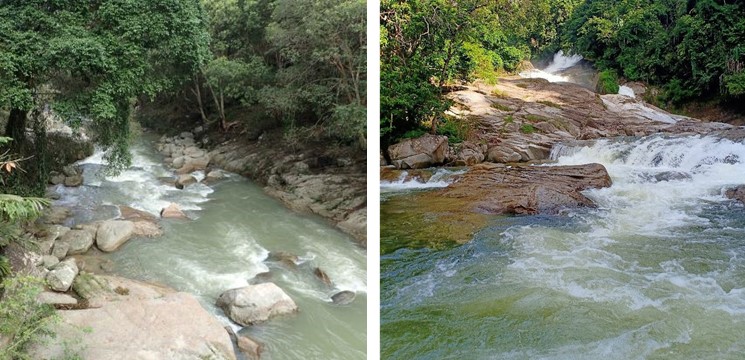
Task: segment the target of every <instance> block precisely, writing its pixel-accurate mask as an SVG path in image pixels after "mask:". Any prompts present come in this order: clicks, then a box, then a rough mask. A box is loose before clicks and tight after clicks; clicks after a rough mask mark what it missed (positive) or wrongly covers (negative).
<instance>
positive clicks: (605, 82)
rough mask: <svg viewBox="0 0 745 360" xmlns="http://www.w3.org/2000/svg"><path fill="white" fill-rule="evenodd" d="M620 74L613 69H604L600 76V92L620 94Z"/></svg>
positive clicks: (598, 89) (598, 87)
mask: <svg viewBox="0 0 745 360" xmlns="http://www.w3.org/2000/svg"><path fill="white" fill-rule="evenodd" d="M619 88H620V86H619V85H618V75H617V74H616V72H615V71H613V70H603V71H601V72H600V74H599V76H598V85H597V91H598V94H618V89H619Z"/></svg>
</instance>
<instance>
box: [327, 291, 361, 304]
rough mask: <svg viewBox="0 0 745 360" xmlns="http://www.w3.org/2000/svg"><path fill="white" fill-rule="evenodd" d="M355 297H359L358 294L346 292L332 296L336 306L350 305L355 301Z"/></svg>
mask: <svg viewBox="0 0 745 360" xmlns="http://www.w3.org/2000/svg"><path fill="white" fill-rule="evenodd" d="M355 297H357V294H355V292H354V291H349V290H344V291H340V292H338V293H336V294H334V295H333V296H331V301H333V302H334V304H336V305H348V304H351V303H352V301H354V298H355Z"/></svg>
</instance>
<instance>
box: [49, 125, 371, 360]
mask: <svg viewBox="0 0 745 360" xmlns="http://www.w3.org/2000/svg"><path fill="white" fill-rule="evenodd" d="M155 141H156V138H155V137H154V136H150V135H145V136H143V137H141V138H140V139H138V140H137V141H136V142H135V144H133V146H132V153H133V158H134V160H133V164H132V167H130V168H129V169H127V170H125V171H124V172H122V173H121V174H119V175H117V176H107V175H106V174H105V171H103V167H102V164H103V163H104V161H103V160H102V155H103V154H102V153H101V152H97V153H96V154H94V155H93V156H92V157H90V158H88V159H85V160H83V161H81V162H80V165H81V166H82V167H83V169H84V173H85V184H84V186H81V187H79V188H65V187H58V188H56V191H57V192H58V193H59V194H60V195H61V196H62V197H61V199H60V200H58V201H57V203H58V204H59V205H66V206H70V207H72V208H73V213H74V217H73V218H72V219H71V220H70V221H69V222H68V224H67V225H74V224H75V223H86V222H90V221H93V220H99V219H105V218H111V217H112V216H116V214H117V211H118V210H117V209H116V208H115V205H128V206H132V207H134V208H137V209H140V210H145V211H148V212H151V213H153V214H158V212H159V211H160V209H161V208H163V207H164V206H166V205H168V204H169V203H171V202H174V203H178V204H179V205H181V207H182V209H184V210H185V212H186V213H187V215H188V216H189V217H191V218H192V219H193V220H171V219H164V220H162V221H161V225H162V226H163V228H164V230H165V234H164V235H163V236H162V237H157V238H152V239H138V238H135V239H132V240H130V241H128V242H127V243H126V244H125V245H124V246H122V247H121V248H120V249H119V250H117V251H116V252H114V253H111V254H105V255H100V256H103V257H105V258H106V259H108V260H111V261H112V262H113V272H114V273H115V274H118V275H121V276H124V277H129V278H134V279H139V280H145V281H152V282H157V283H162V284H165V285H168V286H171V287H173V288H175V289H177V290H179V291H185V292H189V293H192V294H194V295H195V296H196V297H197V298H198V299H199V300H200V301H201V303H202V304H203V306H204V307H205V308H206V309H207V310H208V311H210V312H211V313H213V314H214V315H215V316H216V317H218V318H219V319H221V320H222V321H223V322H224V323H225V324H226V325H230V326H232V327H233V328H234V329H235V330H236V331H239V330H240V332H241V333H245V334H247V335H249V336H250V337H251V338H253V339H255V340H258V341H259V342H262V343H264V344H265V346H266V351H265V353H264V355H263V356H262V358H266V359H310V358H315V359H365V358H366V355H365V354H366V344H367V343H366V326H367V322H366V306H367V294H366V289H367V285H366V251H365V250H363V249H361V248H359V247H358V246H357V245H355V243H354V241H353V240H352V239H351V238H350V237H349V236H347V235H345V234H343V233H341V232H339V231H337V230H336V229H334V228H332V227H331V226H329V225H328V224H327V223H325V222H324V221H322V220H320V219H317V218H315V217H310V216H304V215H299V214H296V213H293V212H291V211H290V210H288V209H286V208H285V207H284V206H283V205H282V204H280V203H279V202H278V201H276V200H274V199H273V198H270V197H269V196H267V195H266V194H264V192H263V190H262V189H261V187H259V186H257V185H255V184H254V183H252V182H251V181H249V180H247V179H245V178H243V177H240V176H238V175H228V177H227V178H226V179H225V180H222V181H220V182H218V183H215V184H214V185H210V186H207V185H204V184H201V183H198V184H194V185H190V186H188V187H186V188H185V189H184V190H178V189H176V188H174V187H173V185H168V184H165V183H163V182H161V181H160V180H159V179H158V178H159V177H164V176H172V175H173V172H172V171H171V170H170V169H167V168H165V167H164V166H163V165H162V163H161V160H162V158H161V156H160V155H159V154H157V152H156V151H155V149H154V144H155ZM194 175H196V176H197V177H198V178H203V177H204V174H203V173H195V174H194ZM270 251H284V252H289V253H292V254H297V255H298V256H299V257H300V264H299V265H298V266H297V269H291V268H288V267H287V266H283V265H280V264H276V263H271V262H265V259H266V258H267V255H268V254H269V252H270ZM315 267H320V268H321V269H322V270H323V271H325V272H326V273H327V274H328V276H329V277H330V279H331V280H332V281H333V286H332V287H331V288H327V287H326V286H325V285H323V284H322V283H321V282H319V281H318V280H317V279H316V278H315V277H314V275H313V269H314V268H315ZM266 271H271V272H272V274H273V275H272V280H271V281H273V282H274V283H276V284H277V285H278V286H279V287H281V288H282V289H283V290H285V292H287V293H288V295H289V296H290V297H292V299H293V300H294V301H295V302H296V303H297V305H298V307H299V309H300V310H299V312H298V313H297V314H296V315H292V316H286V317H280V318H275V319H272V320H270V321H269V322H267V323H264V324H259V325H254V326H251V327H246V328H243V329H242V330H241V327H239V326H238V325H236V324H233V323H231V322H230V321H229V320H228V319H227V318H226V317H225V316H224V314H223V313H222V311H221V310H219V309H217V308H216V307H215V305H214V303H215V300H216V298H217V296H218V295H219V294H220V293H221V292H223V291H225V290H227V289H231V288H235V287H240V286H245V285H247V284H248V281H249V279H251V278H252V277H254V276H255V275H256V274H259V273H262V272H266ZM341 290H351V291H355V292H356V293H357V296H356V299H355V300H354V302H353V303H352V304H350V305H346V306H337V305H334V304H332V303H331V299H330V297H331V295H333V294H334V293H336V292H338V291H341Z"/></svg>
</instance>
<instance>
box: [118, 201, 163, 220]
mask: <svg viewBox="0 0 745 360" xmlns="http://www.w3.org/2000/svg"><path fill="white" fill-rule="evenodd" d="M119 213H120V214H121V215H120V216H119V219H121V220H129V221H132V222H138V221H157V220H158V217H157V216H155V215H153V214H151V213H149V212H147V211H142V210H137V209H135V208H132V207H129V206H125V205H120V206H119Z"/></svg>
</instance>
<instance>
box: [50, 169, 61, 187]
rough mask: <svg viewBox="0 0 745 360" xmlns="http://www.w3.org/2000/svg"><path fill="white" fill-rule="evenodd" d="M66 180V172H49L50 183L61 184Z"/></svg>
mask: <svg viewBox="0 0 745 360" xmlns="http://www.w3.org/2000/svg"><path fill="white" fill-rule="evenodd" d="M63 182H65V174H60V173H58V172H55V171H53V172H51V173H49V183H50V184H52V185H59V184H62V183H63Z"/></svg>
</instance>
